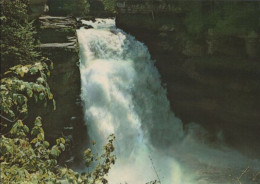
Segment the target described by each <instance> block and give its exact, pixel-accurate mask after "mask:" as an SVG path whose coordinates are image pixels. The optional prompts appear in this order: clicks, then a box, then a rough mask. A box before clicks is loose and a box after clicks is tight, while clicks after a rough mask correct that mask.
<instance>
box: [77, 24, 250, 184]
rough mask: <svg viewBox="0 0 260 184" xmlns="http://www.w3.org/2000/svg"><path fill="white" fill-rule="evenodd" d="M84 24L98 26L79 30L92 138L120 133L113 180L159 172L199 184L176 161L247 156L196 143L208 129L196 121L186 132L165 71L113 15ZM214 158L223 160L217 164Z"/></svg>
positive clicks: (100, 140) (182, 183) (137, 180)
mask: <svg viewBox="0 0 260 184" xmlns="http://www.w3.org/2000/svg"><path fill="white" fill-rule="evenodd" d="M82 22H83V23H85V24H88V25H91V26H92V27H93V29H84V28H81V29H79V30H78V31H77V34H78V40H79V44H80V58H81V65H80V72H81V83H82V94H81V95H82V96H81V97H82V100H83V103H84V113H85V119H86V123H87V126H88V130H89V131H88V132H89V136H90V138H91V139H93V140H95V141H96V143H97V147H98V148H100V149H102V146H103V145H105V144H106V142H107V137H108V136H109V135H110V134H112V133H113V134H115V136H116V142H115V147H116V151H115V154H116V157H117V160H116V164H115V165H114V166H112V169H111V171H110V173H109V175H108V180H109V182H110V183H113V184H119V183H129V184H145V183H146V182H149V181H152V180H155V179H158V178H157V174H158V176H159V178H160V180H161V182H162V183H163V184H173V183H174V184H188V183H194V182H190V181H191V180H189V179H187V178H189V177H187V176H183V173H186V174H187V173H189V172H190V171H187V170H186V169H185V170H186V172H185V171H184V169H183V168H185V167H181V165H183V163H182V164H180V162H179V161H176V159H174V158H178V159H179V158H182V156H183V155H185V154H186V157H188V158H190V153H191V152H193V157H194V158H196V161H197V162H199V163H204V162H205V163H207V164H208V163H211V165H212V164H213V165H214V166H215V165H218V166H219V165H221V162H223V160H221V158H222V157H223V156H226V155H228V156H226V157H227V159H226V160H228V159H230V157H236V160H232V162H230V163H231V164H234V163H235V161H238V160H239V161H241V160H244V157H243V156H241V155H240V154H238V153H234V152H233V150H228V149H226V148H223V149H222V151H216V150H215V149H213V148H209V147H208V146H207V145H204V144H201V143H195V142H194V139H193V134H194V131H199V132H203V131H202V130H201V129H200V128H198V126H197V125H196V124H191V125H190V126H189V127H190V128H189V131H188V135H185V133H184V130H183V125H182V122H181V121H180V120H179V119H178V118H176V117H175V115H174V114H173V112H172V111H171V110H170V104H169V101H168V99H167V96H166V90H165V89H164V88H163V87H162V85H161V81H160V75H159V73H158V71H157V69H156V67H155V66H154V61H152V60H151V57H150V54H149V51H148V49H147V47H146V46H145V45H144V44H143V43H141V42H139V41H137V40H135V38H134V37H132V36H131V35H129V34H127V33H125V32H124V31H122V30H120V29H117V28H116V27H115V20H114V19H97V20H96V21H95V22H93V21H82ZM197 129H199V130H197ZM195 134H196V133H195ZM173 145H174V146H173ZM171 146H173V147H175V148H176V149H177V148H178V154H177V155H176V157H174V156H173V154H174V153H172V154H170V152H168V151H167V150H168V149H169V148H170V147H171ZM223 150H224V151H223ZM175 153H176V151H175ZM213 153H214V154H213ZM187 155H188V156H187ZM213 155H215V156H216V155H218V156H219V157H217V156H216V158H213ZM230 155H231V156H230ZM212 158H213V159H217V158H219V160H216V162H214V163H212ZM241 158H243V159H241ZM186 160H188V159H186ZM239 161H238V162H239ZM185 162H186V161H185ZM240 163H241V162H239V165H240ZM243 163H245V165H246V164H248V163H249V162H248V160H246V161H245V162H243ZM192 164H193V163H192ZM223 165H224V164H223ZM229 166H230V165H228V166H227V167H229ZM243 166H244V165H243ZM219 167H220V166H219ZM221 167H222V165H221ZM154 168H155V169H154ZM195 170H196V168H195ZM190 175H191V174H190ZM190 178H191V177H190ZM198 183H202V182H198ZM206 183H207V182H206Z"/></svg>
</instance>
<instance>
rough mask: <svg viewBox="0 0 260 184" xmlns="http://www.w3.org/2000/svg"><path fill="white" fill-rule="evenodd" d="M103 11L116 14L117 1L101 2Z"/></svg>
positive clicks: (106, 0) (107, 0) (103, 0)
mask: <svg viewBox="0 0 260 184" xmlns="http://www.w3.org/2000/svg"><path fill="white" fill-rule="evenodd" d="M102 2H103V5H104V9H105V11H108V12H111V13H116V3H117V0H102Z"/></svg>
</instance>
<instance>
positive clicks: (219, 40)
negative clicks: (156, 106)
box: [116, 0, 260, 157]
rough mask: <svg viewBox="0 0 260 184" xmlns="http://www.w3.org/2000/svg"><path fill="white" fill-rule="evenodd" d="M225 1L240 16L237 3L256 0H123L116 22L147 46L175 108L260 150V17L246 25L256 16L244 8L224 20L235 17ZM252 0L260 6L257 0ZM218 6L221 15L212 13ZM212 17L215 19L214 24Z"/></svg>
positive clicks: (220, 135)
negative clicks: (229, 0) (236, 23)
mask: <svg viewBox="0 0 260 184" xmlns="http://www.w3.org/2000/svg"><path fill="white" fill-rule="evenodd" d="M212 2H213V1H212ZM224 6H225V8H226V6H228V8H230V9H231V10H230V11H231V14H230V16H231V17H232V16H233V17H239V16H240V15H241V13H237V12H236V11H238V10H239V11H241V10H243V11H247V10H244V9H243V8H242V6H243V7H247V6H252V5H251V4H243V5H242V4H241V5H240V4H238V5H237V4H235V5H234V3H233V4H230V5H229V4H228V3H226V4H218V3H215V4H211V3H210V2H198V1H197V2H186V4H181V3H180V2H178V1H172V2H169V1H168V2H166V1H148V0H147V1H118V3H117V9H118V12H119V13H118V15H117V16H116V24H117V27H119V28H121V29H123V30H124V31H126V32H128V33H130V34H132V35H134V36H135V37H136V38H137V39H138V40H140V41H142V42H144V43H145V44H146V45H147V46H148V48H149V51H150V53H151V55H152V58H153V59H155V60H156V64H155V65H156V66H157V68H158V70H159V72H160V74H161V77H162V82H163V84H164V85H165V87H166V88H167V91H168V98H169V100H170V102H171V106H172V109H173V111H174V112H175V113H176V115H177V116H178V117H179V118H181V119H182V120H183V122H184V123H185V124H187V123H189V122H197V123H198V124H200V125H202V126H203V127H204V128H206V129H207V130H208V131H209V132H210V135H209V138H210V139H212V141H214V140H215V139H224V141H225V142H226V143H228V144H229V145H231V146H233V147H235V148H237V149H239V150H240V151H242V152H243V153H245V154H247V155H250V156H252V157H259V153H260V143H259V141H258V140H259V139H260V134H259V132H260V61H259V57H260V55H259V54H260V52H259V50H260V49H259V48H260V47H259V45H260V44H259V43H260V40H259V27H260V22H259V23H258V24H257V18H258V17H256V27H254V29H253V28H252V30H250V29H251V27H250V26H247V28H249V30H246V31H244V28H243V27H242V26H243V24H244V25H245V26H246V25H247V23H248V22H250V21H251V18H252V16H251V18H250V19H249V18H248V17H243V14H242V16H241V17H239V18H238V21H241V25H242V26H241V29H237V30H238V31H236V30H235V29H233V28H236V27H235V26H234V27H232V26H231V23H230V25H229V24H225V23H226V22H232V21H233V19H232V21H231V20H230V19H229V17H230V16H227V17H225V15H226V14H227V13H230V12H225V13H223V12H224V10H221V8H222V7H224ZM253 6H254V7H255V8H256V9H257V8H258V9H259V8H260V5H259V3H258V2H255V5H253ZM226 9H227V8H226ZM188 10H189V11H188ZM218 10H221V12H220V11H218ZM251 10H252V8H251ZM193 11H194V12H193ZM208 11H210V12H208ZM189 12H191V13H189ZM205 12H206V13H205ZM212 12H213V13H212ZM250 12H251V11H249V12H247V13H245V15H247V14H250ZM203 13H204V14H203ZM220 13H222V14H223V15H222V16H223V17H221V18H215V14H216V15H218V14H220ZM205 15H209V16H208V17H207V16H205ZM258 15H259V14H258ZM254 16H255V15H254ZM244 19H245V20H244ZM214 21H215V22H216V21H218V23H216V24H214V26H213V25H211V24H212V22H214ZM236 21H237V20H236ZM233 22H234V21H233ZM220 25H222V26H223V27H220ZM211 26H212V27H211Z"/></svg>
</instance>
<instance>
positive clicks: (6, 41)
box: [0, 0, 39, 70]
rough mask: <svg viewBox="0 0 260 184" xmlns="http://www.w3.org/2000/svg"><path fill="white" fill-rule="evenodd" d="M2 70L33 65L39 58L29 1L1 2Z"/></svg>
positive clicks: (4, 0) (7, 0) (0, 42)
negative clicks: (29, 15) (29, 13)
mask: <svg viewBox="0 0 260 184" xmlns="http://www.w3.org/2000/svg"><path fill="white" fill-rule="evenodd" d="M0 3H1V17H0V19H1V41H0V48H1V65H2V69H3V70H6V69H7V68H9V67H11V66H14V65H17V64H26V63H32V62H34V61H35V59H36V58H37V57H38V56H39V53H38V52H37V51H36V49H35V39H34V35H35V33H36V32H35V29H34V27H33V25H32V24H33V23H32V22H29V19H28V12H27V11H28V8H27V5H28V1H27V0H12V1H10V0H1V1H0Z"/></svg>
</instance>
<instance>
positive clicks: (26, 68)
mask: <svg viewBox="0 0 260 184" xmlns="http://www.w3.org/2000/svg"><path fill="white" fill-rule="evenodd" d="M44 60H46V59H45V58H43V59H42V61H39V62H36V63H34V64H28V65H16V66H14V67H12V68H10V69H9V70H8V71H7V72H5V74H4V78H2V79H1V97H0V100H1V116H2V117H6V118H7V119H9V120H11V121H15V120H16V119H17V118H22V119H23V118H24V117H26V115H27V113H28V98H33V99H34V100H35V101H36V102H38V101H42V102H43V103H44V105H45V106H46V105H47V101H48V100H52V101H53V104H55V101H54V99H53V94H52V93H51V91H50V88H49V85H48V83H47V76H49V75H50V70H49V67H48V65H47V64H46V63H45V62H43V61H44ZM50 67H52V63H51V66H50ZM55 108H56V107H55V106H54V109H55Z"/></svg>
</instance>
